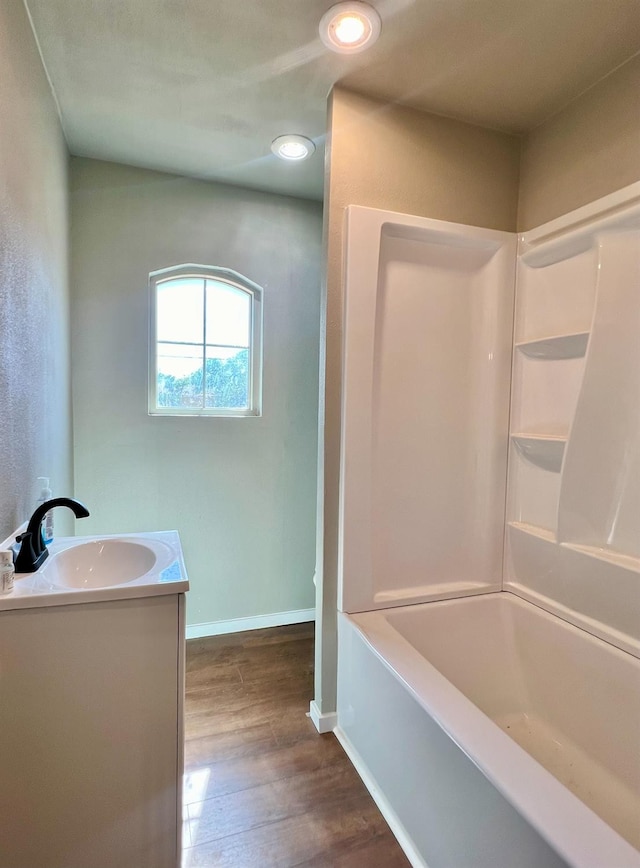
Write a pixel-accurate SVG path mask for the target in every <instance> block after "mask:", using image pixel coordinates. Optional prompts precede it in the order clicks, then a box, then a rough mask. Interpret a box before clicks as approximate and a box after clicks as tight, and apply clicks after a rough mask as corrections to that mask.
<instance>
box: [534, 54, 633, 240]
mask: <svg viewBox="0 0 640 868" xmlns="http://www.w3.org/2000/svg"><path fill="white" fill-rule="evenodd" d="M638 180H640V55H638V56H636V57H635V58H633V59H632V60H630V61H628V62H627V63H626V64H625V65H624V66H622V67H620V68H619V69H617V70H616V71H615V72H613V73H612V74H611V75H609V76H607V78H605V79H603V80H602V81H601V82H599V83H598V84H597V85H596V86H595V87H592V88H591V89H590V90H588V91H587V92H586V93H584V94H583V95H582V96H581V97H579V98H578V99H576V100H575V101H574V102H572V103H571V104H570V105H568V106H567V107H566V108H565V109H564V110H563V111H561V112H560V113H559V114H557V115H555V116H554V117H552V118H550V119H549V120H548V121H547V122H546V123H544V124H542V126H540V127H538V128H537V129H536V130H533V132H531V133H530V134H529V135H528V136H526V137H525V139H524V141H523V146H522V167H521V181H520V203H519V208H518V228H519V229H520V230H522V231H524V230H526V229H531V228H533V227H535V226H539V225H540V224H541V223H546V222H547V221H548V220H552V219H553V218H554V217H559V216H560V215H561V214H566V213H567V212H568V211H573V210H574V209H575V208H579V207H580V206H581V205H586V204H587V203H588V202H592V201H593V200H594V199H599V198H600V197H601V196H605V195H606V194H607V193H612V192H614V191H615V190H619V189H620V188H621V187H625V186H627V185H628V184H632V183H633V182H634V181H638Z"/></svg>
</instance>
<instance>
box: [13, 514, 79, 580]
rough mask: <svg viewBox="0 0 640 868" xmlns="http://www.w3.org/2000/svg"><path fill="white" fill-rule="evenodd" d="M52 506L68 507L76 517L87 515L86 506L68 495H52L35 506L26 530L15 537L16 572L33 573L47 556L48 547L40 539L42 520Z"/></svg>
mask: <svg viewBox="0 0 640 868" xmlns="http://www.w3.org/2000/svg"><path fill="white" fill-rule="evenodd" d="M54 506H67V507H69V509H71V510H73V513H74V515H75V517H76V518H86V517H87V516H88V515H89V510H88V509H87V507H86V506H84V505H83V504H82V503H80V502H79V501H78V500H72V499H71V498H70V497H54V498H53V499H52V500H45V502H44V503H41V504H40V505H39V506H37V507H36V509H35V510H34V513H33V515H32V516H31V518H30V519H29V524H28V525H27V529H26V531H25V532H24V533H23V534H21V535H20V536H18V537H16V542H18V543H20V548H19V549H18V551H17V554H16V556H15V568H16V573H35V571H36V570H37V569H38V567H40V566H41V565H42V564H43V563H44V561H46V559H47V558H48V557H49V549H48V548H47V547H46V545H45V544H44V540H43V539H42V520H43V518H44V517H45V515H46V514H47V513H48V512H49V510H50V509H53V508H54Z"/></svg>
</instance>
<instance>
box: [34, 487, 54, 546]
mask: <svg viewBox="0 0 640 868" xmlns="http://www.w3.org/2000/svg"><path fill="white" fill-rule="evenodd" d="M38 482H39V484H40V497H39V498H38V501H37V503H36V506H40V504H41V503H45V502H46V501H47V500H51V498H52V496H53V495H52V493H51V489H50V488H49V479H48V477H46V476H39V477H38ZM42 540H43V542H44V544H45V545H49V544H50V543H52V542H53V510H51V509H50V510H49V512H48V513H47V514H46V515H45V517H44V519H43V521H42Z"/></svg>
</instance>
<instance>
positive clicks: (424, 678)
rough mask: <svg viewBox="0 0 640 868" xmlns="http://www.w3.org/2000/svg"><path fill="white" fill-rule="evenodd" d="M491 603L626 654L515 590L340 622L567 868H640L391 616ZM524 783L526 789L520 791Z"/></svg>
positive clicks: (630, 850) (628, 848) (625, 845)
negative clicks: (516, 609) (521, 611)
mask: <svg viewBox="0 0 640 868" xmlns="http://www.w3.org/2000/svg"><path fill="white" fill-rule="evenodd" d="M490 597H494V598H496V599H497V598H498V597H500V598H501V599H502V600H504V601H508V603H509V605H515V606H520V607H524V608H525V609H528V610H534V611H535V614H536V615H539V616H540V617H542V618H544V619H545V620H547V619H548V620H550V621H551V622H553V623H555V624H557V625H559V626H561V627H562V628H565V629H568V630H570V631H577V632H578V633H579V634H581V637H582V638H585V637H586V638H587V641H592V642H595V643H597V644H598V645H600V644H602V645H605V646H607V648H609V649H611V650H612V651H615V652H617V653H618V654H627V652H623V651H621V650H620V649H619V648H616V647H615V646H613V645H610V643H607V642H605V641H604V640H602V639H599V638H598V637H595V636H592V635H591V634H589V633H587V632H586V631H584V630H580V628H578V627H575V626H574V625H572V624H570V623H569V622H567V621H563V620H562V619H561V618H558V617H557V616H556V615H553V614H551V613H549V612H547V611H546V610H544V609H541V608H540V607H538V606H535V604H533V603H530V602H528V601H526V600H523V599H522V598H521V597H518V596H517V595H516V594H513V593H511V592H509V591H498V592H493V593H490V594H480V595H475V596H473V597H458V598H455V599H450V600H443V601H437V603H436V602H434V603H431V602H427V603H420V604H417V605H414V606H398V607H394V608H390V609H385V610H377V611H372V612H361V613H355V614H348V613H345V612H339V613H338V617H339V618H342V619H345V620H346V621H347V622H350V623H351V624H352V625H353V626H354V627H355V629H356V630H357V631H358V633H359V634H360V636H361V637H362V640H363V641H364V642H365V644H366V645H367V646H368V647H369V649H370V650H371V651H372V652H373V653H374V654H375V656H376V657H377V658H378V659H379V660H380V661H381V662H382V663H383V664H384V666H385V667H386V668H387V669H388V670H389V671H390V672H391V673H392V674H393V675H394V677H395V678H396V679H398V680H399V681H400V682H401V683H402V684H403V686H404V687H405V689H406V690H407V691H408V692H409V694H410V695H411V696H412V697H413V699H414V700H415V701H416V702H417V703H418V705H419V706H420V707H421V708H422V709H423V710H424V711H425V712H426V713H427V714H428V715H429V716H430V717H431V718H432V719H433V720H434V721H435V722H436V723H437V724H438V726H439V727H440V728H441V729H442V730H443V731H444V732H445V733H446V734H447V735H448V736H449V738H451V740H452V741H453V742H454V743H455V744H456V745H457V747H458V748H459V749H460V750H461V751H462V752H463V753H464V754H465V756H467V758H468V759H469V760H470V761H471V762H472V763H473V764H474V765H475V766H476V767H477V768H478V769H479V770H480V771H481V772H482V774H483V775H484V776H485V778H486V779H487V780H488V781H489V782H490V783H491V784H492V785H493V786H494V787H495V788H496V790H498V792H499V793H500V794H501V795H502V796H504V798H506V799H507V801H508V802H509V803H510V804H512V805H513V806H514V807H515V808H516V809H517V811H518V812H519V813H520V814H521V815H522V816H523V817H524V818H525V819H526V820H527V821H528V822H529V823H530V825H531V826H532V827H533V828H534V829H535V830H536V831H537V832H538V834H540V836H541V837H542V838H544V840H545V841H547V843H548V844H549V845H550V846H551V847H552V848H553V849H554V850H555V851H556V852H557V853H558V854H559V855H560V856H561V857H562V858H563V859H565V861H566V862H567V863H568V865H570V866H575V868H603V866H604V865H611V866H615V868H640V852H638V851H637V850H636V849H635V848H634V847H633V846H632V845H631V844H630V843H629V842H628V841H626V840H625V839H624V838H623V837H622V836H621V835H620V834H619V833H618V832H617V831H616V830H615V829H613V828H612V827H611V826H609V825H608V824H607V823H606V822H605V821H604V820H603V819H602V818H601V817H600V816H599V815H598V814H596V813H595V812H594V811H593V810H592V809H591V808H589V807H588V806H587V805H586V804H584V802H582V801H580V799H579V798H578V797H577V796H575V795H574V794H573V793H571V791H570V790H568V789H567V788H566V787H565V786H564V785H563V784H562V783H560V781H558V780H557V778H555V777H554V776H553V775H552V774H551V772H549V771H548V770H547V769H546V768H544V766H543V765H541V764H540V763H539V762H538V760H536V759H535V758H534V757H533V756H532V755H531V754H529V753H528V752H527V751H525V750H524V748H522V747H521V746H520V745H519V744H517V743H516V742H515V741H514V740H513V739H512V738H510V736H508V735H507V734H506V733H505V732H503V731H502V730H501V729H500V727H499V726H498V725H497V724H496V723H494V722H493V721H492V720H491V718H489V717H488V716H487V715H486V714H485V713H484V712H483V711H481V710H480V708H478V706H477V705H475V704H474V703H473V702H472V701H471V700H470V699H468V698H467V697H466V696H465V695H464V693H462V691H460V690H459V689H458V688H457V687H455V685H454V684H453V683H452V682H451V681H449V680H448V679H447V678H446V677H445V676H444V675H443V674H442V673H441V672H439V671H438V670H437V669H436V668H435V666H433V664H432V663H430V662H429V660H428V659H427V658H426V657H423V656H422V655H421V654H420V652H419V651H417V650H416V649H415V648H414V647H413V645H411V643H410V642H409V641H408V640H407V639H405V638H404V637H403V636H402V634H401V633H399V632H398V631H397V630H396V629H395V628H394V627H393V626H392V625H391V624H390V623H389V622H388V621H387V620H386V615H390V614H392V613H393V612H398V611H400V610H403V609H404V610H409V609H411V610H412V611H415V610H417V609H418V608H424V607H427V606H433V605H436V604H437V605H439V606H443V605H447V606H451V605H461V604H462V605H473V604H474V603H473V601H476V602H477V601H478V600H480V599H486V598H490ZM338 655H340V650H338ZM628 656H632V655H628ZM632 659H633V657H632ZM339 726H340V721H339V719H338V727H339ZM523 780H526V782H527V783H526V786H523V785H522V781H523Z"/></svg>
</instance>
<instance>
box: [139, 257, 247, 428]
mask: <svg viewBox="0 0 640 868" xmlns="http://www.w3.org/2000/svg"><path fill="white" fill-rule="evenodd" d="M149 283H150V288H151V318H150V330H149V331H150V341H149V349H150V359H149V413H150V414H152V415H162V416H164V415H168V416H176V415H178V416H259V415H260V409H261V408H260V399H261V375H262V289H261V288H260V287H259V286H257V285H256V284H255V283H252V282H251V281H250V280H248V279H247V278H246V277H243V276H242V275H240V274H236V272H235V271H230V270H229V269H227V268H214V267H211V266H206V265H180V266H177V267H175V268H167V269H164V270H163V271H155V272H153V273H152V274H150V275H149Z"/></svg>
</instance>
